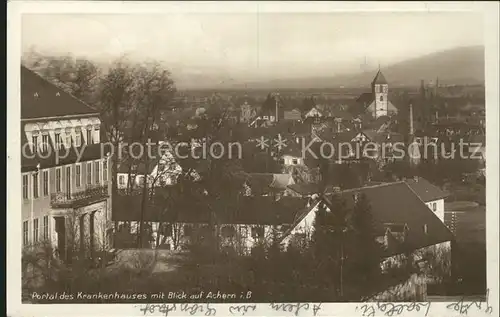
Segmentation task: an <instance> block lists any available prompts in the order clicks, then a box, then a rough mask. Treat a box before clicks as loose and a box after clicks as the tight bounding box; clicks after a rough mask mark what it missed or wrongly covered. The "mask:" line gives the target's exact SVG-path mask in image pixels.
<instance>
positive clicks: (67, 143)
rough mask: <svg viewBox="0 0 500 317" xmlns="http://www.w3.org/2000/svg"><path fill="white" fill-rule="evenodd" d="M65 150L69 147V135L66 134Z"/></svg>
mask: <svg viewBox="0 0 500 317" xmlns="http://www.w3.org/2000/svg"><path fill="white" fill-rule="evenodd" d="M65 146H66V148H67V149H69V148H70V147H71V135H70V134H66V145H65Z"/></svg>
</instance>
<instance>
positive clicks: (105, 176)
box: [102, 161, 108, 182]
mask: <svg viewBox="0 0 500 317" xmlns="http://www.w3.org/2000/svg"><path fill="white" fill-rule="evenodd" d="M102 181H103V182H107V181H108V161H104V162H102Z"/></svg>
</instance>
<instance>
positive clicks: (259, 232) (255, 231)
mask: <svg viewBox="0 0 500 317" xmlns="http://www.w3.org/2000/svg"><path fill="white" fill-rule="evenodd" d="M252 237H253V238H254V239H257V238H263V237H264V227H253V228H252Z"/></svg>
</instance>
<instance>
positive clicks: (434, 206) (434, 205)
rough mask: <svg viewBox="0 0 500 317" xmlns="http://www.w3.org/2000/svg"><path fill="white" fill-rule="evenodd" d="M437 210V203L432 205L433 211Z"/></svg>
mask: <svg viewBox="0 0 500 317" xmlns="http://www.w3.org/2000/svg"><path fill="white" fill-rule="evenodd" d="M436 209H437V206H436V203H432V211H436Z"/></svg>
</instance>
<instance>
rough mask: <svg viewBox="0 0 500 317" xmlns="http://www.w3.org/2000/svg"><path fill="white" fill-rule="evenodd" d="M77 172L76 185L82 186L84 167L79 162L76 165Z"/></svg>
mask: <svg viewBox="0 0 500 317" xmlns="http://www.w3.org/2000/svg"><path fill="white" fill-rule="evenodd" d="M75 170H76V171H75V174H76V180H75V182H76V187H80V186H82V167H81V166H80V164H77V165H76V166H75Z"/></svg>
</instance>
